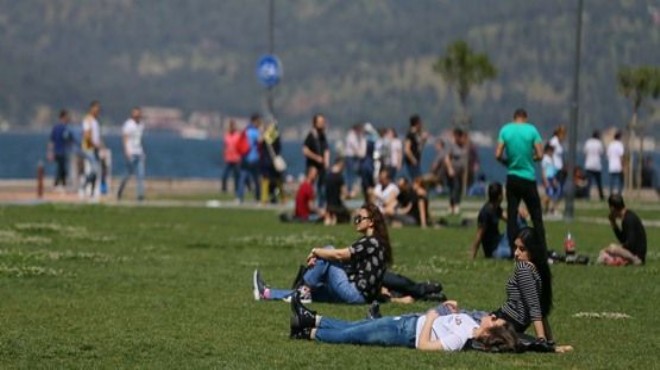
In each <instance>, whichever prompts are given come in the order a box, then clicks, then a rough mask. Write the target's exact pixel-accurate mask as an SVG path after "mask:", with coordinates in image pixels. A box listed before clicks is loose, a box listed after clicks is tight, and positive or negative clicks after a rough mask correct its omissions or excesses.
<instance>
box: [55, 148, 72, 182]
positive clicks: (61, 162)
mask: <svg viewBox="0 0 660 370" xmlns="http://www.w3.org/2000/svg"><path fill="white" fill-rule="evenodd" d="M68 161H69V158H68V157H67V156H66V155H65V154H57V155H55V163H56V165H57V170H56V172H55V186H57V185H62V186H66V177H67V175H68V174H67V166H68V163H67V162H68Z"/></svg>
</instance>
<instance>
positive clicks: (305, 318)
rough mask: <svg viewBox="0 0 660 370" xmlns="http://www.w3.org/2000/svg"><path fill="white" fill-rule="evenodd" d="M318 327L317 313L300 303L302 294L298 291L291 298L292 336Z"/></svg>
mask: <svg viewBox="0 0 660 370" xmlns="http://www.w3.org/2000/svg"><path fill="white" fill-rule="evenodd" d="M315 326H316V311H312V310H310V309H309V308H307V307H305V306H304V305H303V304H302V302H300V292H299V291H296V292H295V293H294V294H293V297H292V298H291V336H292V337H293V336H294V332H297V331H300V329H303V328H313V327H315Z"/></svg>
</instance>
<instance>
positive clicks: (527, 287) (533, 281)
mask: <svg viewBox="0 0 660 370" xmlns="http://www.w3.org/2000/svg"><path fill="white" fill-rule="evenodd" d="M541 287H542V283H541V275H539V273H538V271H536V267H534V265H533V264H532V263H530V262H516V269H515V270H514V272H513V275H512V276H511V277H510V278H509V281H508V282H507V283H506V302H504V305H502V307H501V308H500V311H502V312H503V313H504V314H505V315H506V318H507V321H509V320H513V321H514V322H512V324H514V325H515V326H516V327H517V328H520V329H524V328H527V327H528V326H529V325H530V324H531V323H532V321H539V320H542V319H543V314H542V312H541Z"/></svg>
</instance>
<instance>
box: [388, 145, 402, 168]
mask: <svg viewBox="0 0 660 370" xmlns="http://www.w3.org/2000/svg"><path fill="white" fill-rule="evenodd" d="M402 160H403V143H402V142H401V139H399V138H394V139H392V141H391V142H390V166H392V167H394V168H401V161H402Z"/></svg>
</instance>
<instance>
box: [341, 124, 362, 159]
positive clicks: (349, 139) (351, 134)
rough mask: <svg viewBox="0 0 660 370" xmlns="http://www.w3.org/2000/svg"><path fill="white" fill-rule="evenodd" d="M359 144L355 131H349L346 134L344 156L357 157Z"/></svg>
mask: <svg viewBox="0 0 660 370" xmlns="http://www.w3.org/2000/svg"><path fill="white" fill-rule="evenodd" d="M359 146H360V142H359V139H358V136H357V133H356V132H355V130H349V131H348V134H346V148H345V149H344V155H345V156H347V157H355V156H357V152H358V150H359Z"/></svg>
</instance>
